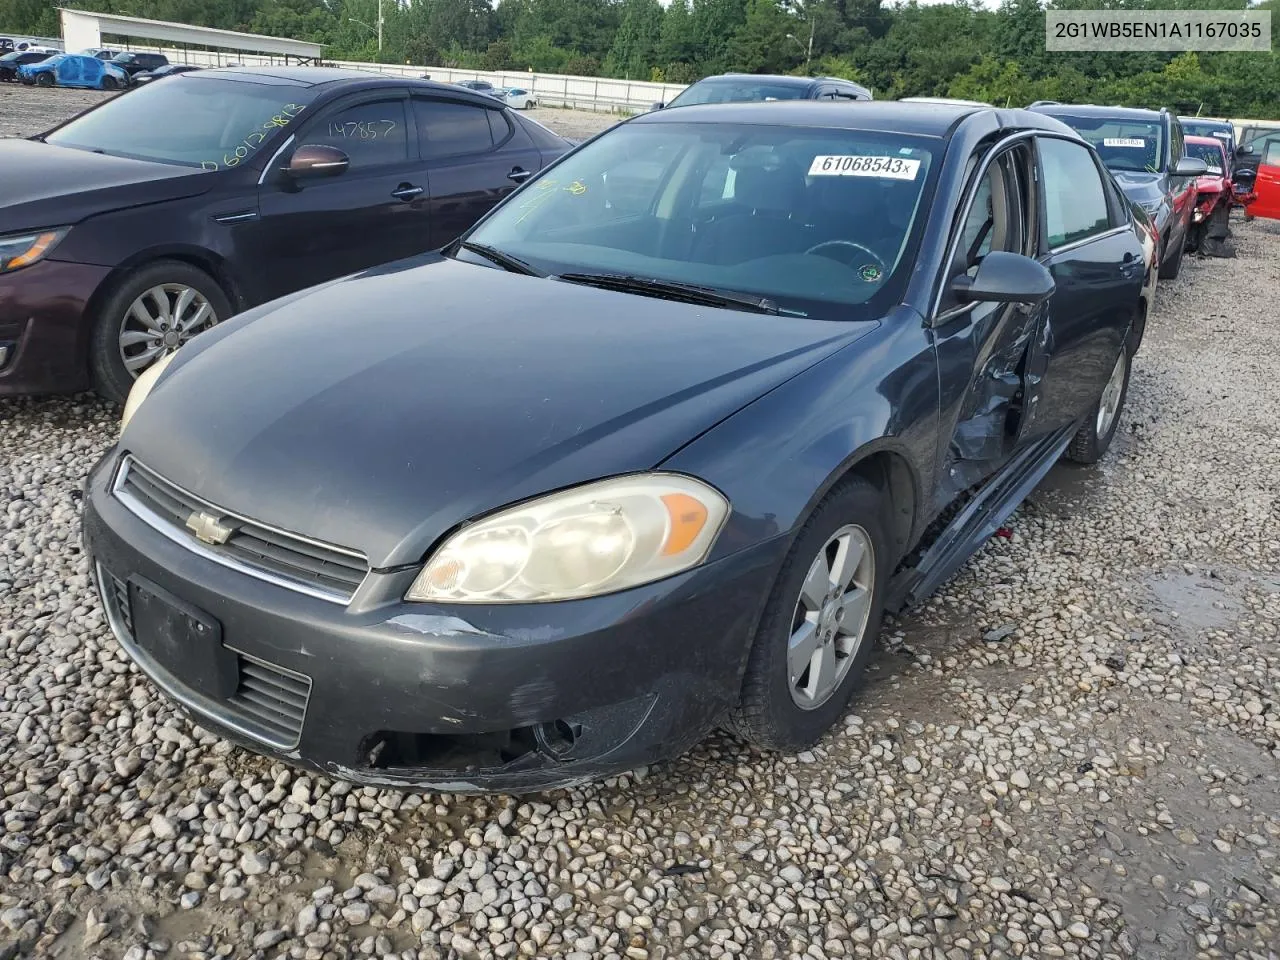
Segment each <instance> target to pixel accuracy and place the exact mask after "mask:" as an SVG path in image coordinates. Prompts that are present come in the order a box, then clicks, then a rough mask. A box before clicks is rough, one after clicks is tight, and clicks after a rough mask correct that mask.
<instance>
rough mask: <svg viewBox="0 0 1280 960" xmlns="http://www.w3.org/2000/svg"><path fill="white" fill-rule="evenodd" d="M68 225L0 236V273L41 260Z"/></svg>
mask: <svg viewBox="0 0 1280 960" xmlns="http://www.w3.org/2000/svg"><path fill="white" fill-rule="evenodd" d="M68 229H69V228H68V227H59V228H57V229H56V230H41V231H39V232H35V233H19V234H12V235H10V236H7V237H0V273H8V272H10V271H11V270H18V269H20V268H22V267H29V266H31V264H33V263H38V262H39V261H41V260H43V259H44V258H45V257H46V256H47V255H48V254H49V253H50V252H51V251H52V250H53V248H54V247H56V246H57V245H58V241H60V240H61V239H62V238H63V237H65V236H66V235H67V230H68Z"/></svg>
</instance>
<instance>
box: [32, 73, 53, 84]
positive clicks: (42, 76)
mask: <svg viewBox="0 0 1280 960" xmlns="http://www.w3.org/2000/svg"><path fill="white" fill-rule="evenodd" d="M36 86H37V87H52V86H53V74H52V73H38V74H36Z"/></svg>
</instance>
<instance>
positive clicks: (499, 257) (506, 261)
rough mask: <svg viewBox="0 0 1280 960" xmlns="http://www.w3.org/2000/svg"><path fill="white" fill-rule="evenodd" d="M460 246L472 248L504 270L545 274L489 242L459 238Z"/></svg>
mask: <svg viewBox="0 0 1280 960" xmlns="http://www.w3.org/2000/svg"><path fill="white" fill-rule="evenodd" d="M458 246H459V247H461V248H462V249H463V250H470V251H471V252H472V253H477V254H479V255H480V256H482V257H484V258H485V259H486V260H489V261H492V262H493V263H496V264H497V265H498V266H500V267H501V268H502V269H503V270H507V271H509V272H511V273H522V274H524V275H525V276H526V277H541V276H543V274H541V273H539V272H538V271H537V270H535V269H533V267H531V266H529V264H527V263H525V262H524V261H523V260H521V259H520V258H519V257H513V256H512V255H511V254H509V253H503V252H502V251H501V250H498V249H497V248H496V247H491V246H489V245H488V244H485V243H473V242H472V241H470V240H459V241H458Z"/></svg>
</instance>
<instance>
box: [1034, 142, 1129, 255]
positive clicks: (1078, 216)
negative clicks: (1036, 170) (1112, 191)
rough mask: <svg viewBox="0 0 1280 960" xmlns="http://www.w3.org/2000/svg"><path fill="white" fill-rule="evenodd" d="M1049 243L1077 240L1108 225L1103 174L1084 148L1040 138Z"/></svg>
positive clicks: (1062, 244) (1060, 244) (1108, 216)
mask: <svg viewBox="0 0 1280 960" xmlns="http://www.w3.org/2000/svg"><path fill="white" fill-rule="evenodd" d="M1039 145H1040V165H1041V169H1042V170H1043V171H1044V199H1045V224H1046V226H1047V228H1048V234H1049V246H1050V247H1062V246H1066V245H1067V244H1069V243H1077V242H1079V241H1081V240H1086V239H1088V238H1089V237H1091V236H1094V235H1096V234H1099V233H1102V232H1104V231H1106V230H1107V229H1109V228H1110V225H1111V217H1110V214H1109V211H1108V208H1107V195H1106V193H1105V192H1104V190H1103V186H1102V177H1101V175H1100V174H1099V173H1098V168H1097V165H1096V164H1095V163H1094V162H1093V155H1092V154H1091V153H1090V152H1089V149H1088V148H1087V147H1082V146H1081V145H1080V144H1078V143H1071V142H1070V141H1069V140H1057V139H1054V138H1051V137H1043V138H1039Z"/></svg>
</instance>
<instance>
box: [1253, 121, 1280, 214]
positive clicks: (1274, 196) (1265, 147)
mask: <svg viewBox="0 0 1280 960" xmlns="http://www.w3.org/2000/svg"><path fill="white" fill-rule="evenodd" d="M1254 142H1255V143H1256V144H1258V146H1259V147H1261V149H1262V154H1261V156H1260V158H1259V160H1258V179H1257V180H1256V181H1255V182H1254V190H1255V191H1256V192H1257V194H1258V199H1257V200H1255V201H1254V202H1253V203H1251V204H1250V205H1249V214H1250V216H1254V217H1266V218H1267V219H1269V220H1280V135H1276V136H1272V137H1270V138H1269V139H1267V141H1266V142H1265V143H1260V142H1258V141H1254Z"/></svg>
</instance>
